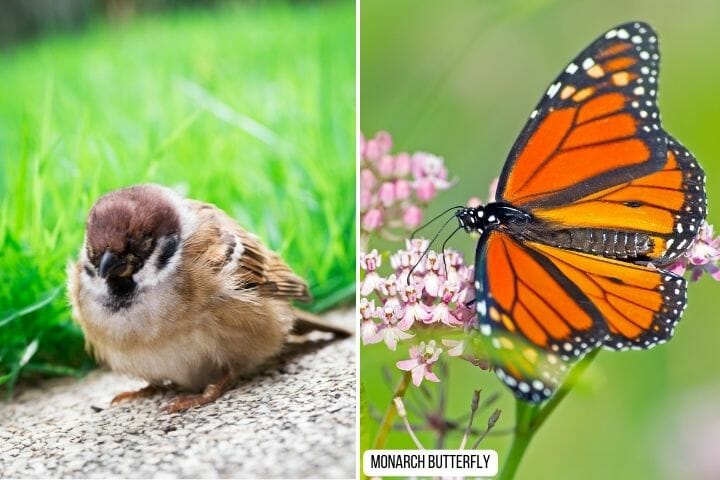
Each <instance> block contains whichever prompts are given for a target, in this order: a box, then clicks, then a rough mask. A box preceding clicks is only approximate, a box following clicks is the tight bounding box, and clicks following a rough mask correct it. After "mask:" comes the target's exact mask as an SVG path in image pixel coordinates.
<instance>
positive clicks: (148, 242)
mask: <svg viewBox="0 0 720 480" xmlns="http://www.w3.org/2000/svg"><path fill="white" fill-rule="evenodd" d="M152 244H153V237H152V235H150V234H149V233H147V234H145V236H144V237H143V240H142V243H141V244H140V246H141V248H142V250H144V251H146V252H147V251H148V250H150V248H151V247H152Z"/></svg>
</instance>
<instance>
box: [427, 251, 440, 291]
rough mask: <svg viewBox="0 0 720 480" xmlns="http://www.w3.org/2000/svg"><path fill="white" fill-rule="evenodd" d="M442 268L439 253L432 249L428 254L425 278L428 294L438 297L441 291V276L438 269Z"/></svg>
mask: <svg viewBox="0 0 720 480" xmlns="http://www.w3.org/2000/svg"><path fill="white" fill-rule="evenodd" d="M439 270H440V259H439V258H438V256H437V254H436V253H435V252H433V251H432V250H431V251H429V252H428V254H427V272H426V273H425V277H424V278H423V280H424V282H423V289H424V290H425V292H427V294H428V295H430V296H433V297H437V296H439V295H438V292H439V291H440V281H441V279H440V276H439V275H438V271H439Z"/></svg>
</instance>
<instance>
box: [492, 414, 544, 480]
mask: <svg viewBox="0 0 720 480" xmlns="http://www.w3.org/2000/svg"><path fill="white" fill-rule="evenodd" d="M539 410H540V407H539V406H537V405H532V404H529V403H525V402H522V401H519V400H516V401H515V435H514V436H513V439H512V444H511V445H510V452H509V453H508V456H507V458H506V459H505V465H504V466H503V468H502V469H501V470H500V472H499V473H500V474H499V476H498V478H499V479H500V480H511V479H512V478H514V477H515V472H517V469H518V467H519V466H520V461H521V460H522V458H523V456H524V455H525V450H526V449H527V447H528V445H529V444H530V440H532V437H533V435H535V432H536V431H537V430H536V429H535V428H533V419H535V418H536V415H537V412H538V411H539Z"/></svg>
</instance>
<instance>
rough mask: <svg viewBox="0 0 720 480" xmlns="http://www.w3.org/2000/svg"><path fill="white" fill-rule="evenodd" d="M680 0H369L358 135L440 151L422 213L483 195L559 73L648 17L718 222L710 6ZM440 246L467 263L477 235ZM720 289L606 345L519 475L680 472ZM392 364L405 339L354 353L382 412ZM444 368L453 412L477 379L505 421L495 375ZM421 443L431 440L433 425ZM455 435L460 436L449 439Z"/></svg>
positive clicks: (713, 11)
mask: <svg viewBox="0 0 720 480" xmlns="http://www.w3.org/2000/svg"><path fill="white" fill-rule="evenodd" d="M677 6H678V4H677V3H676V2H670V1H668V0H661V1H657V2H644V1H635V0H634V1H621V0H610V1H608V2H593V1H590V0H581V1H569V0H567V1H549V0H548V1H540V2H524V1H515V0H511V1H506V2H478V1H475V0H452V1H451V2H423V3H422V5H421V6H419V4H418V3H417V2H414V1H412V0H397V1H395V2H392V6H390V5H388V2H383V1H382V0H363V2H362V4H361V26H362V27H361V28H362V31H361V58H360V60H361V65H362V68H361V97H360V98H361V110H362V120H361V127H362V129H363V131H364V133H365V134H366V135H373V134H374V133H375V132H376V131H377V130H379V129H385V130H388V131H389V132H391V133H392V134H393V137H394V142H395V145H396V147H395V150H396V151H417V150H425V151H428V152H433V153H435V154H438V155H441V156H444V157H445V159H446V162H447V164H448V168H449V171H450V173H451V175H452V176H457V178H458V184H457V186H456V187H454V188H452V189H450V190H449V191H447V192H443V193H442V194H440V195H439V196H438V197H437V199H436V200H434V201H433V203H432V205H431V207H432V208H431V210H430V211H429V212H428V218H430V216H432V215H434V214H436V213H439V212H440V211H442V210H443V209H444V208H447V207H449V206H451V205H457V204H458V202H460V203H461V204H462V203H464V202H465V201H466V200H467V199H468V198H469V197H470V196H480V197H483V198H484V197H485V196H486V195H487V188H488V184H489V183H490V181H491V180H492V178H493V177H496V176H497V175H498V174H499V173H500V170H501V168H502V165H503V162H504V160H505V157H506V155H507V152H508V151H509V149H510V146H511V145H512V142H513V141H514V140H515V137H516V136H517V134H518V133H519V131H520V129H521V127H522V126H523V124H524V123H525V121H526V119H527V117H528V115H529V113H530V111H531V110H532V108H533V107H534V106H535V104H536V102H537V101H538V100H539V99H540V97H541V95H542V93H543V92H544V91H545V90H546V89H547V87H548V85H549V83H550V81H551V80H552V79H553V78H554V77H555V76H556V75H557V73H558V72H559V71H561V69H562V68H563V67H564V66H565V65H567V63H568V62H569V61H570V60H571V58H572V57H573V56H574V55H575V54H577V53H578V52H579V51H580V50H581V49H582V48H584V47H585V45H586V44H587V43H588V42H590V41H591V40H592V39H593V38H594V37H595V36H596V35H599V34H600V33H601V32H603V31H604V30H605V29H607V28H610V27H612V26H613V25H616V24H618V23H621V22H625V21H629V20H634V19H638V20H645V21H648V22H650V23H651V24H652V25H653V26H654V27H655V28H656V29H657V31H658V33H659V41H660V49H661V52H662V58H661V69H660V76H659V82H660V90H659V92H660V106H661V111H662V116H663V123H664V125H665V126H666V127H667V129H668V131H670V132H671V133H672V134H673V135H675V136H676V137H677V138H678V139H680V140H681V141H682V142H683V143H684V144H685V145H687V146H688V148H690V149H691V150H692V151H693V152H694V153H695V155H696V156H697V158H698V160H699V161H700V162H701V164H702V165H703V167H704V168H705V170H706V172H707V177H708V196H709V211H710V215H709V220H710V221H711V222H712V223H714V224H715V225H716V226H717V225H718V224H719V223H720V209H719V208H718V203H717V201H718V200H717V198H716V196H717V195H718V194H720V163H718V161H717V159H718V158H719V157H720V142H718V141H717V125H718V105H719V104H720V103H719V102H720V91H719V90H718V89H717V87H716V84H717V78H718V76H720V65H719V64H718V63H717V62H712V61H708V59H711V58H717V57H718V54H720V50H719V46H720V30H718V29H717V28H716V26H717V22H718V20H720V9H718V6H717V5H715V4H712V5H711V4H710V3H708V2H699V1H689V2H684V3H683V6H682V12H679V10H678V8H677ZM680 13H681V14H680ZM450 246H452V247H454V248H459V249H462V250H463V251H464V252H465V253H466V255H467V256H466V258H472V255H473V250H474V240H473V239H471V238H469V237H468V236H462V235H459V234H458V235H456V236H455V237H453V240H452V241H451V242H450ZM385 267H386V265H383V273H384V272H386V271H387V270H384V269H385ZM717 295H718V284H717V283H715V282H712V281H710V280H709V278H704V279H703V280H702V281H701V282H699V283H695V284H691V285H690V288H689V293H688V297H689V300H688V308H687V310H686V312H685V314H684V316H683V319H682V320H681V322H680V325H679V326H678V329H677V332H676V335H675V337H674V338H673V340H672V341H671V342H669V343H668V344H667V345H662V346H660V347H658V348H655V349H653V350H651V351H648V352H625V353H612V352H601V353H600V354H599V356H598V357H597V358H596V359H595V361H594V362H593V364H592V365H591V366H590V369H589V370H588V371H587V372H586V374H585V375H584V376H583V383H582V384H581V385H580V386H578V387H576V388H575V389H574V391H573V392H572V393H571V394H570V395H569V396H568V397H567V398H566V399H565V400H564V401H563V403H562V404H561V405H560V406H559V408H558V409H557V410H556V411H555V413H553V415H552V416H551V417H550V418H549V419H548V421H547V423H546V424H545V425H544V426H543V427H542V429H541V430H540V432H539V433H538V435H537V436H536V437H535V438H534V439H533V441H532V443H531V445H530V448H529V451H528V452H527V455H526V456H525V459H524V460H523V463H522V464H521V465H520V469H519V472H518V477H517V478H518V479H528V478H533V479H534V478H553V479H574V478H586V479H605V478H681V477H673V474H672V473H668V472H669V471H670V470H669V468H668V464H669V463H672V462H675V463H676V465H678V466H680V467H679V468H681V470H680V471H687V469H688V468H689V467H691V465H690V464H691V463H692V461H691V460H690V459H689V457H687V456H686V457H683V452H680V451H678V450H676V449H674V448H673V447H672V446H674V445H678V444H681V443H683V442H684V441H685V439H687V438H689V439H690V440H693V441H697V442H699V443H698V445H697V446H696V447H695V448H696V449H697V450H701V448H702V441H703V440H702V435H701V434H700V433H696V434H695V435H693V434H692V432H690V431H689V430H683V428H691V427H690V426H689V425H682V427H678V424H679V423H680V420H679V419H682V418H685V417H683V413H684V412H685V411H687V410H688V409H689V408H692V407H688V402H690V400H691V399H692V398H694V397H699V398H702V399H704V400H706V401H708V402H709V403H710V404H712V402H714V401H715V400H714V399H716V392H717V386H718V385H720V363H718V359H717V350H718V347H717V345H718V339H719V338H720V322H718V321H717V320H716V319H717V304H716V302H717ZM402 358H407V350H406V349H404V348H403V347H399V349H398V352H388V350H387V348H385V347H384V346H383V345H373V346H369V347H363V348H362V349H361V372H362V373H361V380H362V383H363V385H364V400H365V401H367V402H368V403H369V404H374V405H376V406H377V407H379V408H385V406H387V404H388V402H389V401H390V398H389V397H390V391H389V389H388V388H387V387H386V386H385V383H384V381H383V378H382V375H381V374H380V371H381V367H382V366H383V365H389V366H391V367H392V365H394V362H396V361H397V360H399V359H402ZM451 365H452V368H451V378H450V380H449V384H450V398H449V399H448V409H449V411H450V412H451V414H452V415H453V416H460V415H462V414H464V413H467V412H468V409H469V400H470V395H471V392H472V390H473V389H475V388H482V389H483V392H484V393H485V394H489V393H490V392H494V391H500V392H502V393H503V398H502V400H501V402H500V404H499V406H500V407H501V408H502V409H503V414H502V416H501V418H500V421H499V422H498V424H497V426H496V428H497V429H498V431H501V430H503V429H507V428H509V427H512V426H513V423H514V408H513V402H512V400H511V395H510V394H509V392H508V390H507V389H506V388H505V387H503V386H502V384H501V383H500V382H499V381H497V379H496V378H495V376H494V375H492V374H485V373H482V372H479V371H478V370H477V369H475V368H473V367H471V366H470V365H467V364H465V363H464V362H461V361H454V362H452V363H451ZM396 373H397V376H396V378H395V381H397V379H398V378H399V372H397V371H396ZM430 388H432V389H435V388H436V387H435V386H432V385H431V386H430ZM697 415H699V416H700V417H699V418H705V417H704V416H705V415H706V414H705V413H701V412H698V413H697ZM486 417H487V415H485V418H486ZM481 421H484V418H483V417H482V416H480V417H479V418H478V422H481ZM708 421H711V420H710V419H708ZM363 427H367V430H368V431H367V432H365V436H366V438H367V437H369V438H373V437H374V435H375V432H376V431H377V424H376V423H375V422H367V424H364V425H363ZM420 437H421V440H423V441H424V442H425V444H426V445H432V442H431V439H430V436H429V435H427V434H425V433H422V434H421V435H420ZM509 440H510V437H509V436H494V437H491V438H489V439H488V441H487V442H485V443H484V446H485V447H487V448H496V449H497V450H498V452H499V455H500V462H501V465H502V462H503V460H504V458H505V457H504V455H505V454H506V453H507V446H508V444H509ZM459 441H460V436H459V435H456V436H454V437H453V438H452V439H451V440H450V441H448V443H447V445H448V446H457V445H458V444H459ZM388 448H413V446H412V443H411V441H410V438H409V437H408V435H407V434H406V433H405V432H402V431H401V432H393V433H392V434H391V436H390V441H389V443H388ZM688 448H691V447H688ZM691 476H692V474H690V473H688V474H687V475H685V478H690V477H691Z"/></svg>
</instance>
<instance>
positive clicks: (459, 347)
mask: <svg viewBox="0 0 720 480" xmlns="http://www.w3.org/2000/svg"><path fill="white" fill-rule="evenodd" d="M442 344H443V345H445V346H446V347H449V350H448V351H447V354H448V355H450V356H451V357H459V356H460V355H462V354H463V351H464V350H465V340H449V339H447V338H443V339H442Z"/></svg>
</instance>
